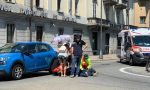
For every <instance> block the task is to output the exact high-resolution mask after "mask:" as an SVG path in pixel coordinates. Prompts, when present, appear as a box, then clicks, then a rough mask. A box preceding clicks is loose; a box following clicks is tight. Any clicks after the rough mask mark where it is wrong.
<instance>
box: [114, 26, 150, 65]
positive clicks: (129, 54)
mask: <svg viewBox="0 0 150 90" xmlns="http://www.w3.org/2000/svg"><path fill="white" fill-rule="evenodd" d="M117 42H118V43H117V56H118V57H119V58H120V62H123V61H127V62H129V65H135V64H137V63H145V62H146V61H147V60H148V58H149V56H150V29H148V28H137V29H130V30H122V31H121V32H120V33H119V34H118V39H117Z"/></svg>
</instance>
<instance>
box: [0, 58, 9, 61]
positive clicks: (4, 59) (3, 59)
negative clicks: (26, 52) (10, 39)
mask: <svg viewBox="0 0 150 90" xmlns="http://www.w3.org/2000/svg"><path fill="white" fill-rule="evenodd" d="M6 60H8V57H1V58H0V61H6Z"/></svg>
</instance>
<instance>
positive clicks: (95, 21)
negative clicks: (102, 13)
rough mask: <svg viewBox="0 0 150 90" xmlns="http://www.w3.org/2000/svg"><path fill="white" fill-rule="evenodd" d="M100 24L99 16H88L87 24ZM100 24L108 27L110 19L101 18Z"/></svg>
mask: <svg viewBox="0 0 150 90" xmlns="http://www.w3.org/2000/svg"><path fill="white" fill-rule="evenodd" d="M100 24H101V19H100V18H92V17H90V18H88V25H89V26H93V25H100ZM102 26H104V27H110V21H108V20H105V19H102Z"/></svg>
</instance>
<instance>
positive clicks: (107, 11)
mask: <svg viewBox="0 0 150 90" xmlns="http://www.w3.org/2000/svg"><path fill="white" fill-rule="evenodd" d="M105 7H106V8H105V11H106V19H107V20H109V15H110V13H109V8H110V6H109V5H106V6H105Z"/></svg>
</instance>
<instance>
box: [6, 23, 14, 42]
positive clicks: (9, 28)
mask: <svg viewBox="0 0 150 90" xmlns="http://www.w3.org/2000/svg"><path fill="white" fill-rule="evenodd" d="M14 32H15V25H14V24H7V43H13V40H14Z"/></svg>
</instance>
